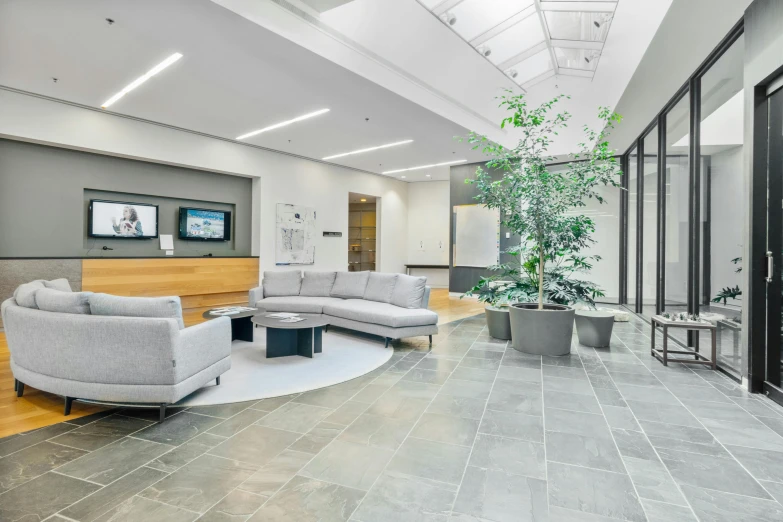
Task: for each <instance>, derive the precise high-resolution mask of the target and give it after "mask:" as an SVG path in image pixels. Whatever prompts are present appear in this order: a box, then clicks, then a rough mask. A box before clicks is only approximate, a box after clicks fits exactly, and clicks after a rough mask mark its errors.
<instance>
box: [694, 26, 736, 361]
mask: <svg viewBox="0 0 783 522" xmlns="http://www.w3.org/2000/svg"><path fill="white" fill-rule="evenodd" d="M744 52H745V38H744V36H740V38H739V39H738V40H737V41H736V42H735V43H734V44H733V45H732V46H731V47H730V48H729V49H728V50H727V51H726V52H725V53H724V54H723V56H721V57H720V59H718V61H717V62H715V64H714V65H713V66H712V67H711V68H710V69H709V70H708V71H707V72H706V73H705V74H704V76H703V77H702V80H701V132H700V137H701V188H702V191H701V194H700V197H701V205H700V208H701V219H700V224H701V234H700V238H701V244H700V247H699V254H700V260H701V265H700V266H701V269H700V271H701V274H700V281H699V283H700V287H701V291H700V292H699V298H700V312H699V313H701V314H702V315H703V314H707V313H713V314H716V315H715V316H712V319H713V320H714V321H716V324H717V325H718V332H717V334H718V364H719V365H720V366H721V367H723V368H725V369H726V370H728V371H730V372H732V371H733V372H734V373H735V374H737V375H739V373H740V372H741V369H742V354H743V351H742V348H741V346H740V343H741V338H742V328H743V326H742V322H741V321H740V316H741V314H742V306H743V300H742V296H741V295H740V296H736V297H728V298H727V299H726V300H725V302H724V301H723V300H720V302H719V303H713V302H712V299H713V298H715V297H717V295H718V294H719V293H720V292H721V290H723V289H724V288H732V289H739V290H742V281H743V279H742V273H738V272H737V271H736V270H737V269H738V268H740V267H742V266H743V263H742V260H741V259H740V260H739V261H737V263H734V262H733V260H735V259H737V258H741V257H742V243H743V235H742V230H743V229H742V227H743V220H742V216H744V215H745V208H744V201H743V199H742V194H743V184H742V169H743V159H742V158H743V121H744V106H743V98H744V91H743V55H744ZM699 342H700V344H701V346H709V338H708V336H705V335H702V336H701V337H700V341H699Z"/></svg>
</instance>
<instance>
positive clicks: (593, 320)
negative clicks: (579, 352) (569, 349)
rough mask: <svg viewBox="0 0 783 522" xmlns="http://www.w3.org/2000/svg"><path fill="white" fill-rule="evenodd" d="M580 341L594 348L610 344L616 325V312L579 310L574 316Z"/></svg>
mask: <svg viewBox="0 0 783 522" xmlns="http://www.w3.org/2000/svg"><path fill="white" fill-rule="evenodd" d="M574 319H575V322H576V335H577V336H578V337H579V343H580V344H583V345H585V346H592V347H593V348H605V347H607V346H609V341H610V340H611V338H612V328H613V327H614V314H613V313H611V312H601V311H598V310H579V311H578V312H576V317H575V318H574Z"/></svg>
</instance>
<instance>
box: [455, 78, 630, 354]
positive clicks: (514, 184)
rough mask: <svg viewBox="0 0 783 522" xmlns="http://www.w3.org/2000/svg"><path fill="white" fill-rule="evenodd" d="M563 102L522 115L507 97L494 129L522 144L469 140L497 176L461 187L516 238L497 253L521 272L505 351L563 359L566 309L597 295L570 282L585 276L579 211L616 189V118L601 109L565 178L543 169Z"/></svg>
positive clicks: (586, 240) (563, 120)
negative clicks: (470, 188) (512, 132)
mask: <svg viewBox="0 0 783 522" xmlns="http://www.w3.org/2000/svg"><path fill="white" fill-rule="evenodd" d="M563 98H564V96H563V95H560V96H557V97H555V98H554V99H552V100H551V101H548V102H545V103H542V104H541V105H539V106H538V107H536V108H533V109H529V108H528V107H527V102H526V101H525V97H524V95H515V94H513V92H510V91H509V93H508V94H507V95H504V96H502V97H501V103H500V106H501V107H504V108H506V109H507V110H508V111H510V112H511V115H510V116H508V117H507V118H505V119H504V120H503V121H502V122H501V128H503V127H505V126H506V125H511V126H513V127H514V128H515V129H516V130H517V132H518V134H519V135H520V136H521V137H520V139H519V142H518V144H517V146H516V147H514V148H506V147H504V146H502V145H499V144H496V143H494V142H492V141H490V140H489V139H488V138H487V137H486V136H481V135H477V134H475V133H471V134H470V136H469V138H468V140H469V142H470V143H472V144H473V145H474V149H477V148H483V151H484V153H486V154H487V155H489V156H492V159H491V160H490V161H488V162H487V164H486V167H487V169H488V170H495V171H500V172H501V173H502V178H501V179H499V180H495V179H494V178H493V177H492V175H490V173H489V172H488V171H487V170H484V169H483V168H481V167H479V168H478V170H477V171H476V177H475V179H467V180H465V182H466V183H469V184H475V186H476V188H477V189H478V195H477V196H476V200H477V201H478V202H479V203H481V204H483V205H484V206H486V207H487V208H491V209H499V210H500V215H501V220H502V224H503V225H504V226H505V227H506V228H507V229H509V230H510V231H511V232H512V233H514V234H515V235H518V236H519V237H520V238H521V242H520V243H521V244H520V245H519V246H518V247H514V248H512V249H507V250H506V251H505V252H504V253H505V254H512V255H516V256H517V259H518V263H519V266H520V267H521V268H520V270H521V272H520V277H519V280H518V282H517V286H516V287H515V288H514V291H515V292H516V294H517V296H518V297H519V298H518V299H516V301H518V302H514V304H512V305H511V306H510V310H509V319H510V322H511V334H512V335H511V337H512V346H513V347H514V348H515V349H516V350H519V351H522V352H527V353H534V354H545V355H565V354H568V353H569V352H570V351H571V336H572V334H573V328H574V309H573V308H572V307H570V306H569V304H572V303H573V302H575V301H579V300H585V298H586V297H589V298H590V300H592V299H594V297H596V296H598V295H602V294H601V293H600V290H599V289H597V288H596V287H595V286H594V285H592V284H591V283H589V282H587V281H582V280H578V279H575V278H572V277H571V276H573V275H574V274H576V273H577V272H580V271H585V270H589V267H590V263H589V262H588V258H587V257H584V256H579V252H580V250H582V249H583V248H585V247H587V246H589V245H591V244H592V243H593V242H594V240H593V239H592V238H591V234H592V232H594V231H595V224H594V222H593V220H592V219H591V218H590V217H588V216H585V215H581V214H580V213H579V210H580V207H584V206H585V205H586V203H585V202H586V200H588V199H593V200H595V201H598V202H599V203H603V202H604V200H603V198H602V197H601V195H600V194H599V193H598V191H597V189H598V187H599V186H603V185H611V186H615V187H619V186H620V184H619V175H620V174H621V172H620V169H619V165H618V163H617V159H616V158H615V157H614V156H615V151H613V150H610V149H609V144H608V141H607V139H606V136H607V134H606V133H607V132H608V130H609V129H611V128H613V126H614V123H615V122H617V121H619V120H620V117H619V116H618V115H616V114H614V113H612V112H611V111H610V110H609V109H608V108H601V109H599V114H598V116H599V119H600V120H601V121H600V125H601V128H602V130H601V131H593V130H590V129H589V128H588V127H586V126H585V128H584V130H585V141H584V143H581V144H580V151H579V152H578V153H576V154H571V155H570V159H571V160H572V161H571V162H570V163H568V164H567V165H566V169H565V170H558V169H551V168H550V167H549V166H548V165H549V164H551V163H554V162H555V160H556V158H554V157H553V156H551V155H550V154H549V152H548V149H549V146H550V144H551V143H552V140H553V138H554V137H555V136H556V135H557V134H558V132H559V131H560V130H562V129H563V128H564V127H567V122H568V120H569V119H570V114H568V113H567V112H563V113H557V114H554V115H553V114H552V112H553V109H554V106H555V105H556V104H557V103H558V102H559V101H560V100H561V99H563ZM589 302H590V301H589Z"/></svg>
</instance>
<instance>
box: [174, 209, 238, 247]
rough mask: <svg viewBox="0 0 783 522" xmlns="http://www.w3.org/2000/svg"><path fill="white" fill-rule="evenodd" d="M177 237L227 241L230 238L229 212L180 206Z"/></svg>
mask: <svg viewBox="0 0 783 522" xmlns="http://www.w3.org/2000/svg"><path fill="white" fill-rule="evenodd" d="M179 238H180V239H193V240H202V241H228V240H229V239H231V212H228V211H225V210H208V209H204V208H185V207H180V209H179Z"/></svg>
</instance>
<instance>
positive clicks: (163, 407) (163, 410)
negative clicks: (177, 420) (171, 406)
mask: <svg viewBox="0 0 783 522" xmlns="http://www.w3.org/2000/svg"><path fill="white" fill-rule="evenodd" d="M165 418H166V405H165V404H161V405H160V419H159V420H158V422H159V423H160V422H163V420H164V419H165Z"/></svg>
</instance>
